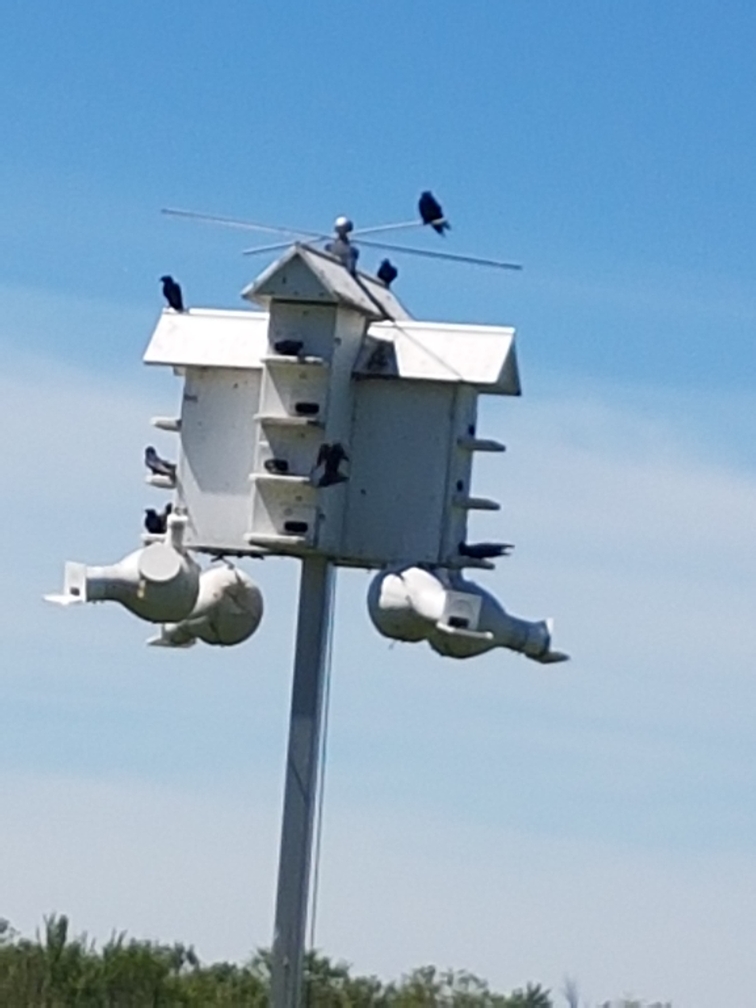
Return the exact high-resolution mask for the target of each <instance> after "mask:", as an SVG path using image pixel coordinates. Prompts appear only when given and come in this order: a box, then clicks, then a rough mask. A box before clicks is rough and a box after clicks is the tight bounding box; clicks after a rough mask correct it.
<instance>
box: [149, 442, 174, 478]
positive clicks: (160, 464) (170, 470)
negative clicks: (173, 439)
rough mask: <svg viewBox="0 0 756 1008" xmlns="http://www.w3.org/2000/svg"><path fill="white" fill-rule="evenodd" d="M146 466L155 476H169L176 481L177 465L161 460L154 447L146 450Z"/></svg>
mask: <svg viewBox="0 0 756 1008" xmlns="http://www.w3.org/2000/svg"><path fill="white" fill-rule="evenodd" d="M144 464H145V465H146V466H147V468H148V469H149V470H150V472H151V473H152V474H153V475H154V476H167V477H168V479H171V480H175V479H176V463H175V462H168V461H167V460H166V459H163V458H160V456H159V455H158V453H157V452H156V451H155V449H154V448H153V447H152V445H149V447H147V448H145V449H144Z"/></svg>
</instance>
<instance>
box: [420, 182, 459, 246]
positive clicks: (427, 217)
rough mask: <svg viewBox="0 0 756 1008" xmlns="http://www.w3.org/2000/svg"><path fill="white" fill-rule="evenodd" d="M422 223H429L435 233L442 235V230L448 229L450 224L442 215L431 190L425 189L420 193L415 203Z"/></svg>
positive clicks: (442, 212) (439, 205)
mask: <svg viewBox="0 0 756 1008" xmlns="http://www.w3.org/2000/svg"><path fill="white" fill-rule="evenodd" d="M417 209H418V210H419V211H420V217H421V218H422V221H423V224H430V226H431V227H432V228H433V230H434V231H435V232H436V234H440V235H441V236H442V237H443V234H444V231H449V230H450V228H451V224H450V223H449V221H448V220H447V219H446V218H445V217H444V211H443V210H442V209H441V204H440V203H439V202H438V200H437V199H436V197H435V196H434V195H433V193H432V192H429V191H428V190H427V189H426V190H425V192H424V193H422V194H421V196H420V199H419V201H418V204H417Z"/></svg>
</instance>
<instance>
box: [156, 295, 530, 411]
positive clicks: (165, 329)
mask: <svg viewBox="0 0 756 1008" xmlns="http://www.w3.org/2000/svg"><path fill="white" fill-rule="evenodd" d="M268 320H269V315H268V313H267V312H253V311H224V310H220V309H207V308H192V309H191V310H190V311H185V312H175V311H170V310H169V309H166V310H164V311H163V313H162V315H161V316H160V319H159V321H158V324H157V326H156V328H155V331H154V333H153V335H152V339H151V340H150V343H149V346H148V347H147V350H146V351H145V354H144V362H145V364H168V365H171V366H172V367H211V368H212V367H215V368H242V369H255V368H261V367H262V366H263V361H262V359H263V357H265V356H266V355H267V354H268V353H269V352H270V351H269V348H268ZM376 350H382V351H385V352H381V353H379V354H378V355H377V356H373V355H374V354H375V351H376ZM376 360H378V361H380V365H379V366H378V367H376V366H375V362H376ZM355 374H356V375H358V376H361V377H376V378H403V379H408V380H414V381H439V382H463V383H465V384H467V385H475V386H476V387H478V388H479V389H480V390H481V392H487V393H490V394H493V395H520V376H519V373H518V369H517V356H516V352H515V331H514V329H513V328H511V327H510V326H478V325H456V324H453V323H447V322H416V321H414V320H410V319H402V320H400V321H397V322H374V323H373V324H372V325H370V326H369V328H368V332H367V339H366V341H365V345H364V347H363V349H362V350H361V352H360V354H359V357H358V359H357V364H356V367H355Z"/></svg>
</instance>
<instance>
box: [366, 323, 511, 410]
mask: <svg viewBox="0 0 756 1008" xmlns="http://www.w3.org/2000/svg"><path fill="white" fill-rule="evenodd" d="M368 337H369V341H370V342H369V344H368V345H366V346H365V348H364V350H363V352H362V354H361V355H360V358H359V360H358V361H357V367H356V371H357V373H360V374H363V375H365V376H366V377H367V376H368V375H371V374H372V375H375V376H376V377H380V372H378V373H377V372H376V370H375V368H374V367H371V366H370V355H371V353H372V352H374V350H375V349H376V347H378V346H380V344H381V343H383V344H384V346H385V347H387V348H390V353H388V354H384V355H382V360H386V361H387V362H388V367H389V368H393V371H389V372H387V373H386V377H391V376H395V377H398V378H405V379H414V380H416V381H423V380H424V381H442V382H464V383H465V384H469V385H475V386H478V387H479V388H480V389H481V391H485V392H488V393H491V394H494V395H520V394H521V391H522V390H521V387H520V376H519V372H518V369H517V356H516V353H515V345H514V338H515V331H514V329H513V328H512V327H511V326H481V325H457V324H456V323H447V322H416V321H414V320H410V321H401V322H377V323H373V325H371V326H370V328H369V330H368ZM370 344H372V346H371V345H370Z"/></svg>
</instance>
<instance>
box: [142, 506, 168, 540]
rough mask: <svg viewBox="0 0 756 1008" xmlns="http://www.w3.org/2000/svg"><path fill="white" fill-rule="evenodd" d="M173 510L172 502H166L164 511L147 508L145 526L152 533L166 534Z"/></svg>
mask: <svg viewBox="0 0 756 1008" xmlns="http://www.w3.org/2000/svg"><path fill="white" fill-rule="evenodd" d="M171 511H173V505H172V504H166V505H165V507H164V508H163V510H162V511H156V510H155V508H146V509H145V512H144V527H145V529H146V530H147V531H148V532H150V533H151V534H152V535H165V533H166V530H167V529H168V515H169V514H170V513H171Z"/></svg>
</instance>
